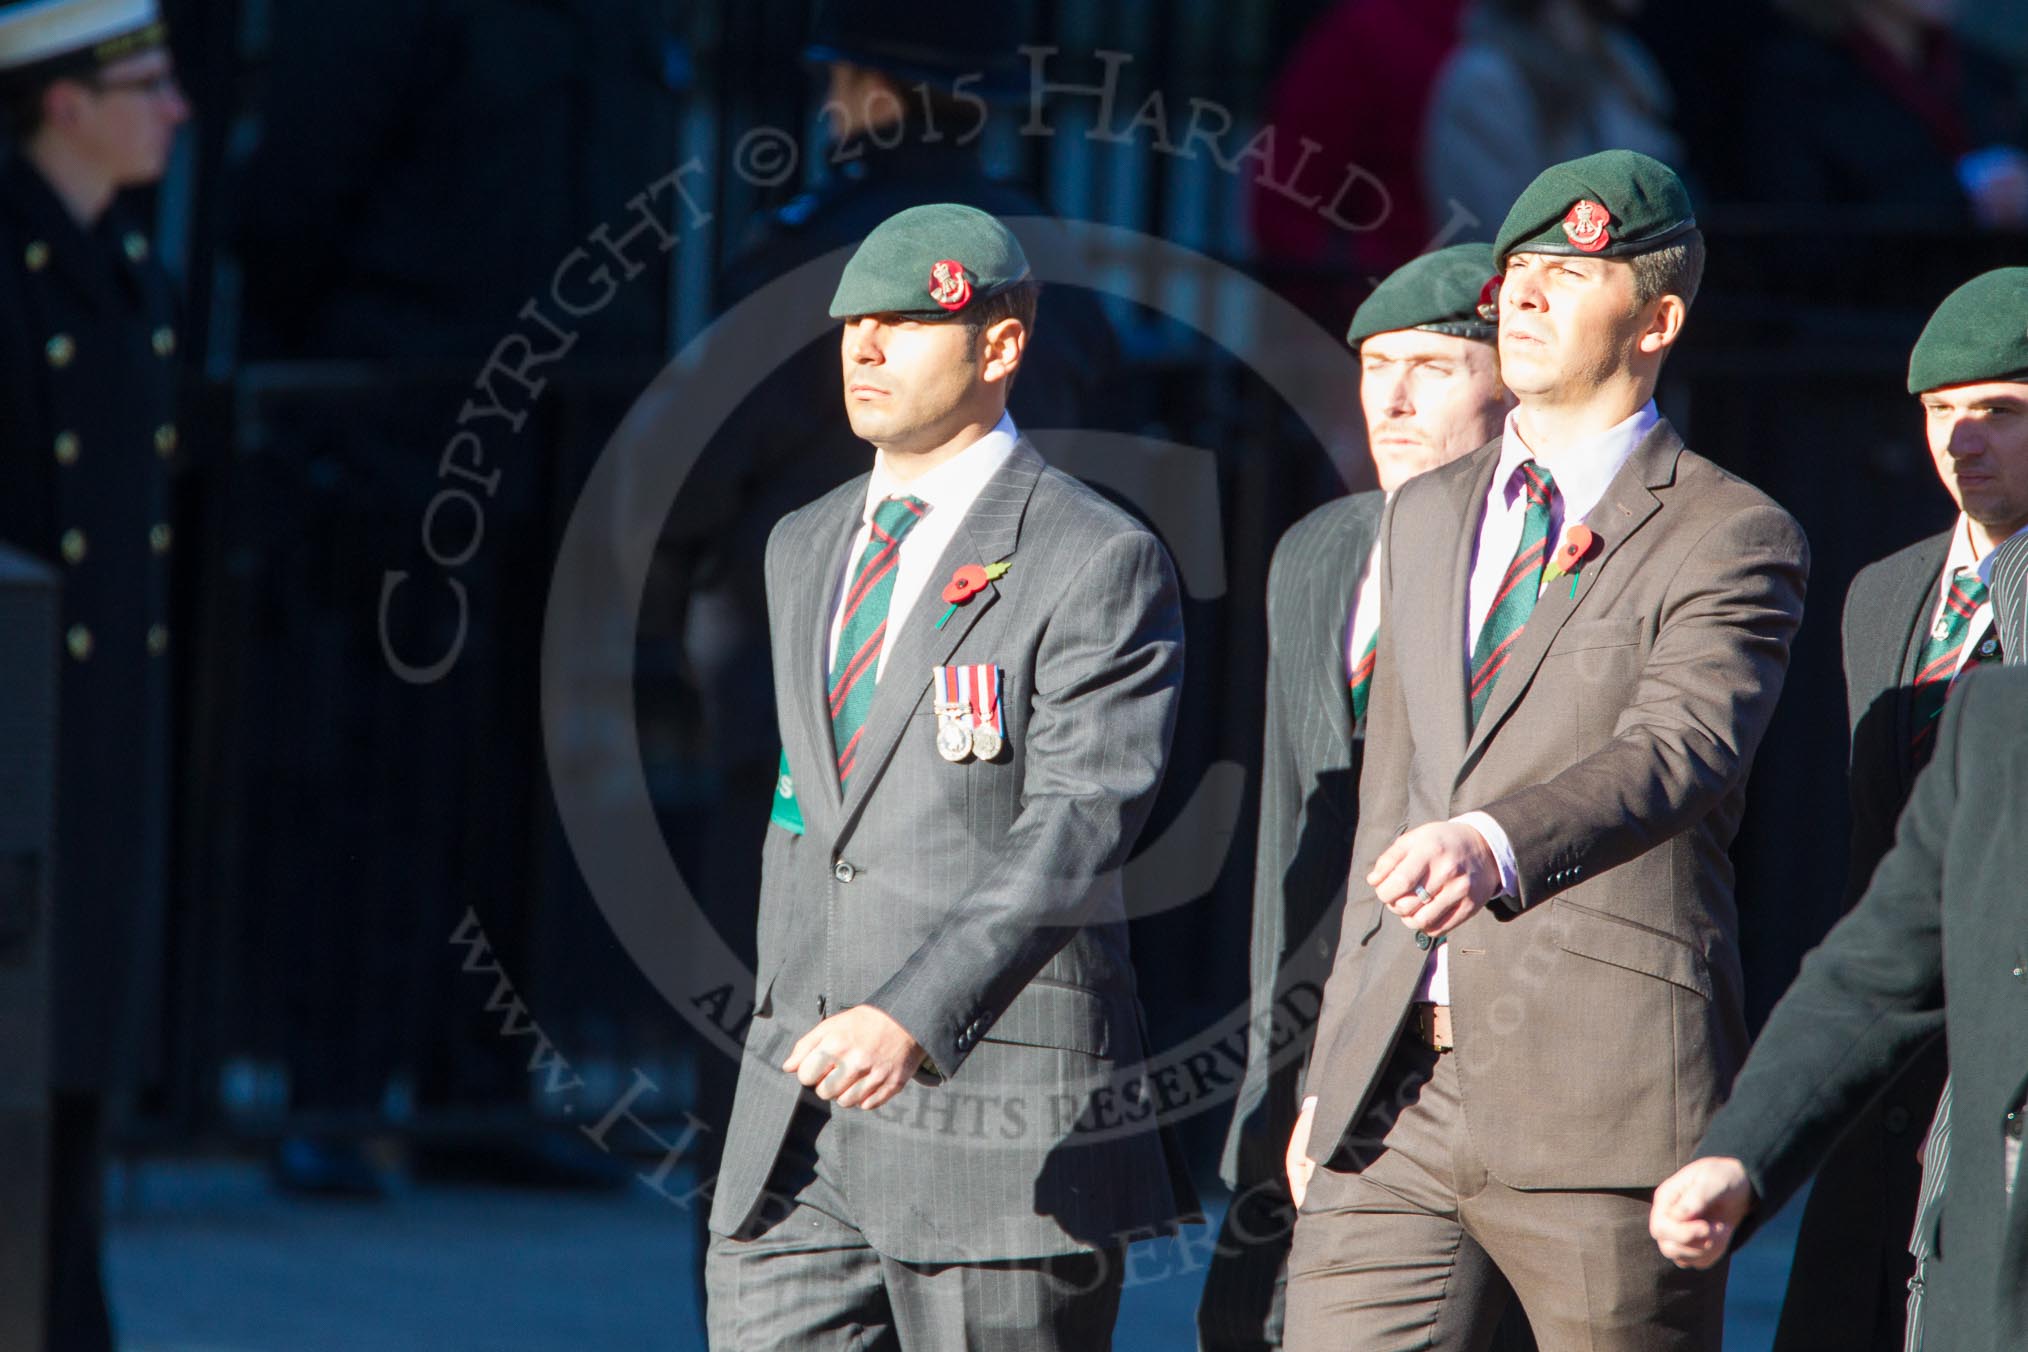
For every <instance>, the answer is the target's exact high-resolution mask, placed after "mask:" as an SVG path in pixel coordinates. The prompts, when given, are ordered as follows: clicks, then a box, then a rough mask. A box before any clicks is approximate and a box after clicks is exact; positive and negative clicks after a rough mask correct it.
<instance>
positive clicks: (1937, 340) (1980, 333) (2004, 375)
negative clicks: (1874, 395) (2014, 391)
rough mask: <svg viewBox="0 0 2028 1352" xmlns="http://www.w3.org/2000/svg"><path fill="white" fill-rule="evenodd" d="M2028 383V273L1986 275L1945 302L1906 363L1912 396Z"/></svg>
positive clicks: (2007, 270) (2014, 270) (2026, 270)
mask: <svg viewBox="0 0 2028 1352" xmlns="http://www.w3.org/2000/svg"><path fill="white" fill-rule="evenodd" d="M1984 380H2020V381H2028V268H1995V269H1993V271H1991V272H1982V273H1980V274H1979V275H1978V276H1976V277H1974V278H1972V280H1970V281H1969V282H1966V283H1965V284H1964V285H1963V286H1961V287H1959V288H1958V289H1957V290H1955V291H1953V292H1951V293H1950V294H1949V295H1948V296H1945V297H1944V301H1943V304H1941V305H1939V306H1937V307H1936V313H1935V314H1933V315H1931V316H1930V317H1929V323H1928V324H1926V325H1924V326H1923V330H1922V337H1920V338H1918V339H1916V340H1915V351H1913V352H1911V353H1910V354H1909V357H1908V392H1909V393H1910V394H1921V393H1923V392H1924V391H1925V390H1935V389H1941V388H1943V387H1944V386H1945V385H1972V384H1976V383H1978V382H1980V381H1984Z"/></svg>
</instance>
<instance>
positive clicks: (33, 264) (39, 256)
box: [21, 239, 49, 272]
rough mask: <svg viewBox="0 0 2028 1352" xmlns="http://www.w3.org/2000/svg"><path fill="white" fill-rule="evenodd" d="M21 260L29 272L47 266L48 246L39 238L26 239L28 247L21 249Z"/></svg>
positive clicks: (40, 269) (38, 270) (37, 270)
mask: <svg viewBox="0 0 2028 1352" xmlns="http://www.w3.org/2000/svg"><path fill="white" fill-rule="evenodd" d="M21 261H22V262H24V263H26V264H27V265H28V270H29V271H30V272H40V271H42V270H43V269H44V268H46V267H48V266H49V246H48V245H47V244H44V243H43V242H42V241H41V240H39V239H32V240H30V241H28V247H27V248H25V249H23V250H22V251H21Z"/></svg>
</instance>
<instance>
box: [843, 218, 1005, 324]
mask: <svg viewBox="0 0 2028 1352" xmlns="http://www.w3.org/2000/svg"><path fill="white" fill-rule="evenodd" d="M1027 277H1028V256H1027V255H1026V254H1024V253H1022V252H1021V241H1019V240H1017V239H1015V238H1014V235H1013V232H1011V231H1010V230H1008V229H1007V227H1006V226H1004V225H1002V224H1000V222H999V221H997V220H995V219H994V218H993V217H991V216H989V215H987V214H986V213H985V212H983V211H980V210H978V209H977V208H976V207H965V206H959V205H957V204H956V203H953V202H936V203H932V204H930V205H928V206H920V207H910V208H909V209H908V210H906V211H902V212H897V213H896V214H894V215H892V216H889V217H888V218H887V219H886V220H884V221H882V222H881V223H880V224H879V225H876V226H874V227H873V233H872V234H870V235H868V236H867V237H866V238H865V239H864V240H862V241H860V244H859V250H858V252H857V253H854V254H853V255H852V261H851V262H849V263H847V264H846V265H845V275H844V276H842V277H840V278H839V279H838V292H837V294H836V295H834V296H832V297H831V317H832V318H833V319H849V318H851V317H853V316H854V315H887V314H891V315H903V316H906V317H908V318H910V319H947V318H950V317H952V316H954V315H962V314H963V313H964V312H965V311H966V310H968V309H970V308H971V307H972V306H974V305H977V304H978V303H979V302H980V301H982V300H985V299H986V298H987V297H989V296H997V295H999V294H1000V293H1001V292H1002V291H1005V290H1006V289H1007V288H1009V287H1011V286H1014V285H1016V284H1018V283H1020V282H1022V281H1025V280H1026V279H1027Z"/></svg>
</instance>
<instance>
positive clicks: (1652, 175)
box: [1493, 150, 1697, 267]
mask: <svg viewBox="0 0 2028 1352" xmlns="http://www.w3.org/2000/svg"><path fill="white" fill-rule="evenodd" d="M1696 228H1697V217H1696V216H1694V215H1693V214H1691V210H1690V193H1689V192H1688V190H1686V189H1685V188H1684V187H1683V180H1682V179H1680V178H1678V177H1676V171H1675V170H1674V169H1671V168H1670V167H1669V166H1668V165H1666V164H1664V163H1662V162H1661V161H1660V160H1657V159H1653V158H1650V157H1649V156H1647V155H1643V154H1640V153H1639V152H1637V151H1632V150H1602V151H1600V152H1599V153H1598V154H1596V155H1586V156H1585V157H1583V158H1582V159H1576V160H1566V161H1565V162H1564V163H1562V164H1552V165H1550V166H1549V167H1548V168H1547V169H1544V170H1543V171H1542V172H1541V173H1539V174H1537V175H1536V176H1535V181H1534V182H1533V183H1530V184H1529V185H1528V187H1527V188H1526V189H1525V190H1523V192H1522V193H1521V196H1520V197H1518V198H1516V199H1515V201H1514V205H1513V207H1512V209H1510V210H1509V211H1508V212H1507V219H1506V220H1505V221H1503V222H1501V224H1500V233H1499V234H1497V235H1495V236H1494V237H1493V257H1494V259H1495V261H1496V262H1497V263H1498V264H1499V266H1501V267H1505V266H1506V265H1507V255H1509V254H1516V253H1546V254H1592V255H1594V256H1596V257H1599V258H1630V257H1632V256H1633V255H1635V254H1644V253H1652V252H1653V251H1654V250H1656V249H1660V248H1662V247H1664V246H1665V245H1670V244H1674V243H1675V242H1676V241H1677V240H1679V239H1681V238H1682V237H1683V236H1685V235H1687V234H1689V233H1690V232H1691V231H1692V230H1695V229H1696Z"/></svg>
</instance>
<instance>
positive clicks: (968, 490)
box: [860, 413, 1021, 521]
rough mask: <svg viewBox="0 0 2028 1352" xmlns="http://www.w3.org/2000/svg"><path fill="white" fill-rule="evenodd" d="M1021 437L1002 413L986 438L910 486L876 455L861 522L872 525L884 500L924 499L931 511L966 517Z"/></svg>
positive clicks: (881, 453) (884, 456)
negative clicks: (903, 497)
mask: <svg viewBox="0 0 2028 1352" xmlns="http://www.w3.org/2000/svg"><path fill="white" fill-rule="evenodd" d="M1020 435H1021V433H1020V432H1019V431H1018V430H1017V429H1016V428H1015V426H1014V419H1013V417H1012V416H1010V415H1009V414H1006V413H1002V414H1001V415H1000V421H998V422H996V423H994V424H993V427H992V430H991V431H989V432H987V433H986V435H985V436H983V437H980V438H979V439H978V440H977V441H975V442H973V443H972V444H971V445H969V446H967V447H965V449H964V450H962V451H959V452H958V453H957V454H956V455H954V456H952V457H951V458H950V459H948V460H946V461H944V463H943V464H941V465H938V466H937V467H936V468H935V469H933V470H931V471H930V472H929V473H927V474H924V475H922V476H921V477H919V478H915V479H911V480H909V481H908V482H907V483H903V482H901V481H900V480H899V479H896V478H895V477H894V474H893V472H892V471H891V470H889V469H888V467H887V454H886V452H884V451H876V452H875V453H874V456H873V474H872V477H871V478H869V479H868V480H867V482H866V503H865V505H864V507H862V508H861V510H860V517H861V519H862V520H865V521H871V520H872V519H873V509H874V508H876V507H878V506H879V505H880V503H881V501H882V500H883V499H886V498H891V497H897V496H906V497H912V498H920V499H921V500H922V501H924V502H926V503H928V504H929V506H930V510H931V511H936V510H938V509H939V508H941V509H942V510H943V511H944V512H945V514H946V516H947V517H948V516H962V515H963V514H964V513H965V511H966V510H967V509H969V508H970V507H971V505H972V499H974V498H976V497H978V496H979V493H980V491H981V490H983V489H984V488H985V487H986V484H987V482H988V481H989V480H990V479H992V477H993V476H994V475H995V474H998V473H999V472H1000V467H1001V466H1002V465H1005V464H1006V463H1007V461H1008V458H1009V457H1011V456H1012V455H1013V454H1014V443H1015V441H1016V440H1018V439H1019V438H1020Z"/></svg>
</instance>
